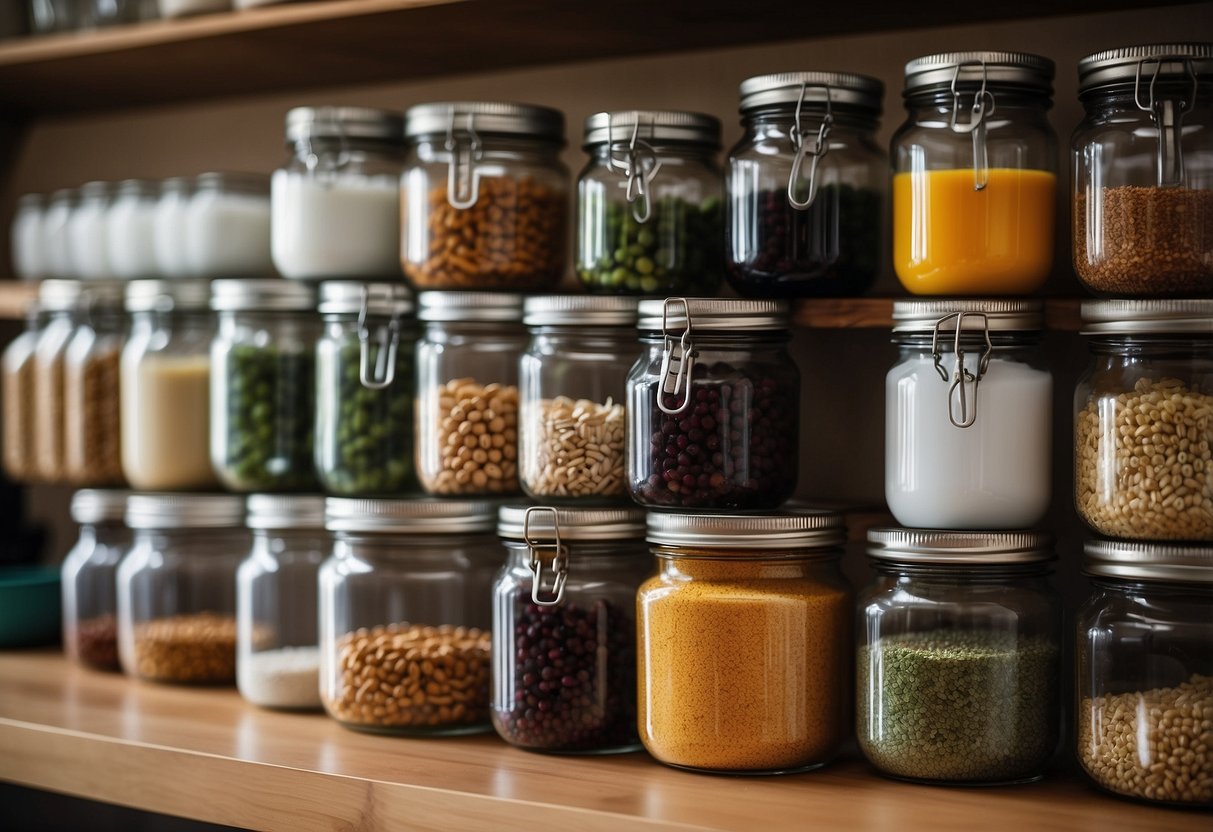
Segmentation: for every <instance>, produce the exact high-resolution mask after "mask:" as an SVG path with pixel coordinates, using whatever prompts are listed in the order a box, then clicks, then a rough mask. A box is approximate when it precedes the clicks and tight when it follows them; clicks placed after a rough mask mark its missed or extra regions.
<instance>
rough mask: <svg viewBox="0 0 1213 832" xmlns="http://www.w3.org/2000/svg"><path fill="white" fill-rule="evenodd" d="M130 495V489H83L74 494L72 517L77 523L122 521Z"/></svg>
mask: <svg viewBox="0 0 1213 832" xmlns="http://www.w3.org/2000/svg"><path fill="white" fill-rule="evenodd" d="M130 496H131V493H130V492H129V491H105V490H102V489H99V488H85V489H82V490H80V491H77V492H76V493H75V494H73V495H72V507H71V513H72V519H73V520H75V521H76V522H77V523H121V522H122V521H123V519H125V517H126V503H127V500H128V499H129V498H130Z"/></svg>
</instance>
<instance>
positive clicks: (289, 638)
mask: <svg viewBox="0 0 1213 832" xmlns="http://www.w3.org/2000/svg"><path fill="white" fill-rule="evenodd" d="M246 524H247V525H248V527H249V529H251V530H252V533H253V548H252V549H251V550H250V551H249V553H248V557H246V558H245V559H244V562H243V563H241V564H240V568H239V570H237V572H236V624H237V627H236V686H237V687H238V688H239V689H240V695H241V696H243V697H244V698H245V699H247V700H248V701H250V702H252V703H253V704H254V705H260V706H261V707H263V708H285V709H292V710H319V709H320V646H319V645H320V626H319V612H318V607H317V599H316V585H317V579H318V578H317V576H318V575H319V573H320V564H321V563H323V561H324V559H325V557H327V556H328V553H329V550H330V549H331V548H332V547H331V543H330V541H329V536H328V534H327V533H325V531H324V498H323V497H317V496H311V495H291V496H279V495H272V494H254V495H252V496H251V497H249V498H248V519H247V521H246Z"/></svg>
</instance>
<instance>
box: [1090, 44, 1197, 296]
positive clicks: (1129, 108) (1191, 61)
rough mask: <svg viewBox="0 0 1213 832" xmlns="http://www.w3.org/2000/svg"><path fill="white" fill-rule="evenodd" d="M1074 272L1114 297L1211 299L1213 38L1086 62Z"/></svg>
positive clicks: (1108, 53) (1132, 49)
mask: <svg viewBox="0 0 1213 832" xmlns="http://www.w3.org/2000/svg"><path fill="white" fill-rule="evenodd" d="M1078 75H1079V97H1080V98H1081V99H1082V103H1083V108H1084V109H1085V111H1086V117H1085V118H1084V119H1083V121H1082V124H1080V125H1079V126H1078V129H1077V130H1075V131H1074V136H1073V139H1072V140H1071V148H1072V152H1073V155H1072V160H1073V164H1072V167H1073V169H1074V191H1073V198H1074V207H1073V220H1074V247H1073V248H1074V271H1075V272H1077V273H1078V277H1079V279H1080V280H1082V282H1083V284H1085V285H1086V287H1087V288H1088V289H1090V290H1091V291H1093V292H1095V293H1097V294H1101V295H1109V296H1115V297H1168V296H1171V297H1202V296H1204V297H1207V296H1208V295H1210V294H1211V293H1213V222H1211V221H1210V219H1209V217H1211V216H1213V43H1179V44H1176V43H1165V44H1151V45H1146V46H1129V47H1123V48H1119V49H1107V50H1104V51H1101V52H1096V53H1094V54H1092V55H1088V56H1086V57H1085V58H1083V59H1082V60H1081V61H1079V64H1078Z"/></svg>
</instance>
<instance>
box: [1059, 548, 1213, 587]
mask: <svg viewBox="0 0 1213 832" xmlns="http://www.w3.org/2000/svg"><path fill="white" fill-rule="evenodd" d="M1083 552H1084V554H1085V555H1086V558H1085V560H1084V563H1083V571H1084V572H1085V573H1086V574H1088V575H1097V576H1101V577H1106V578H1134V579H1138V578H1139V579H1141V580H1145V581H1171V582H1175V583H1202V584H1213V546H1209V545H1203V546H1201V545H1197V544H1191V543H1134V542H1130V541H1125V540H1088V541H1087V543H1086V545H1085V546H1083Z"/></svg>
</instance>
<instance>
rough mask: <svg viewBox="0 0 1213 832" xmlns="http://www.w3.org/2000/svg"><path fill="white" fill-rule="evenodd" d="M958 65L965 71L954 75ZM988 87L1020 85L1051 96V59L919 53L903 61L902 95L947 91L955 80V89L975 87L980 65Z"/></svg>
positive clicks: (1021, 54)
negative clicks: (919, 55)
mask: <svg viewBox="0 0 1213 832" xmlns="http://www.w3.org/2000/svg"><path fill="white" fill-rule="evenodd" d="M962 64H964V65H967V66H966V70H965V71H962V72H961V73H960V74H959V77H958V76H957V72H956V69H957V67H959V66H961V65H962ZM982 64H984V66H985V79H986V83H987V85H988V86H990V87H994V88H996V89H997V88H998V87H1021V88H1026V89H1029V90H1032V91H1036V92H1043V93H1046V94H1049V95H1051V94H1052V92H1053V75H1054V73H1055V71H1056V69H1055V66H1054V64H1053V62H1052V61H1051V60H1049V59H1048V58H1045V57H1043V56H1041V55H1033V54H1031V53H1028V52H994V51H972V52H940V53H938V54H935V55H923V56H922V57H921V58H915V59H914V60H912V61H910V62H909V63H907V64H906V85H905V95H907V96H909V95H914V94H916V93H920V92H926V91H928V90H947V89H950V88H951V86H952V82H953V80H955V81H956V86H957V88H958V89H965V90H969V89H970V88H971V89H973V90H976V89H978V88H979V87H980V86H981V82H982V73H981V72H980V65H982Z"/></svg>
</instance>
